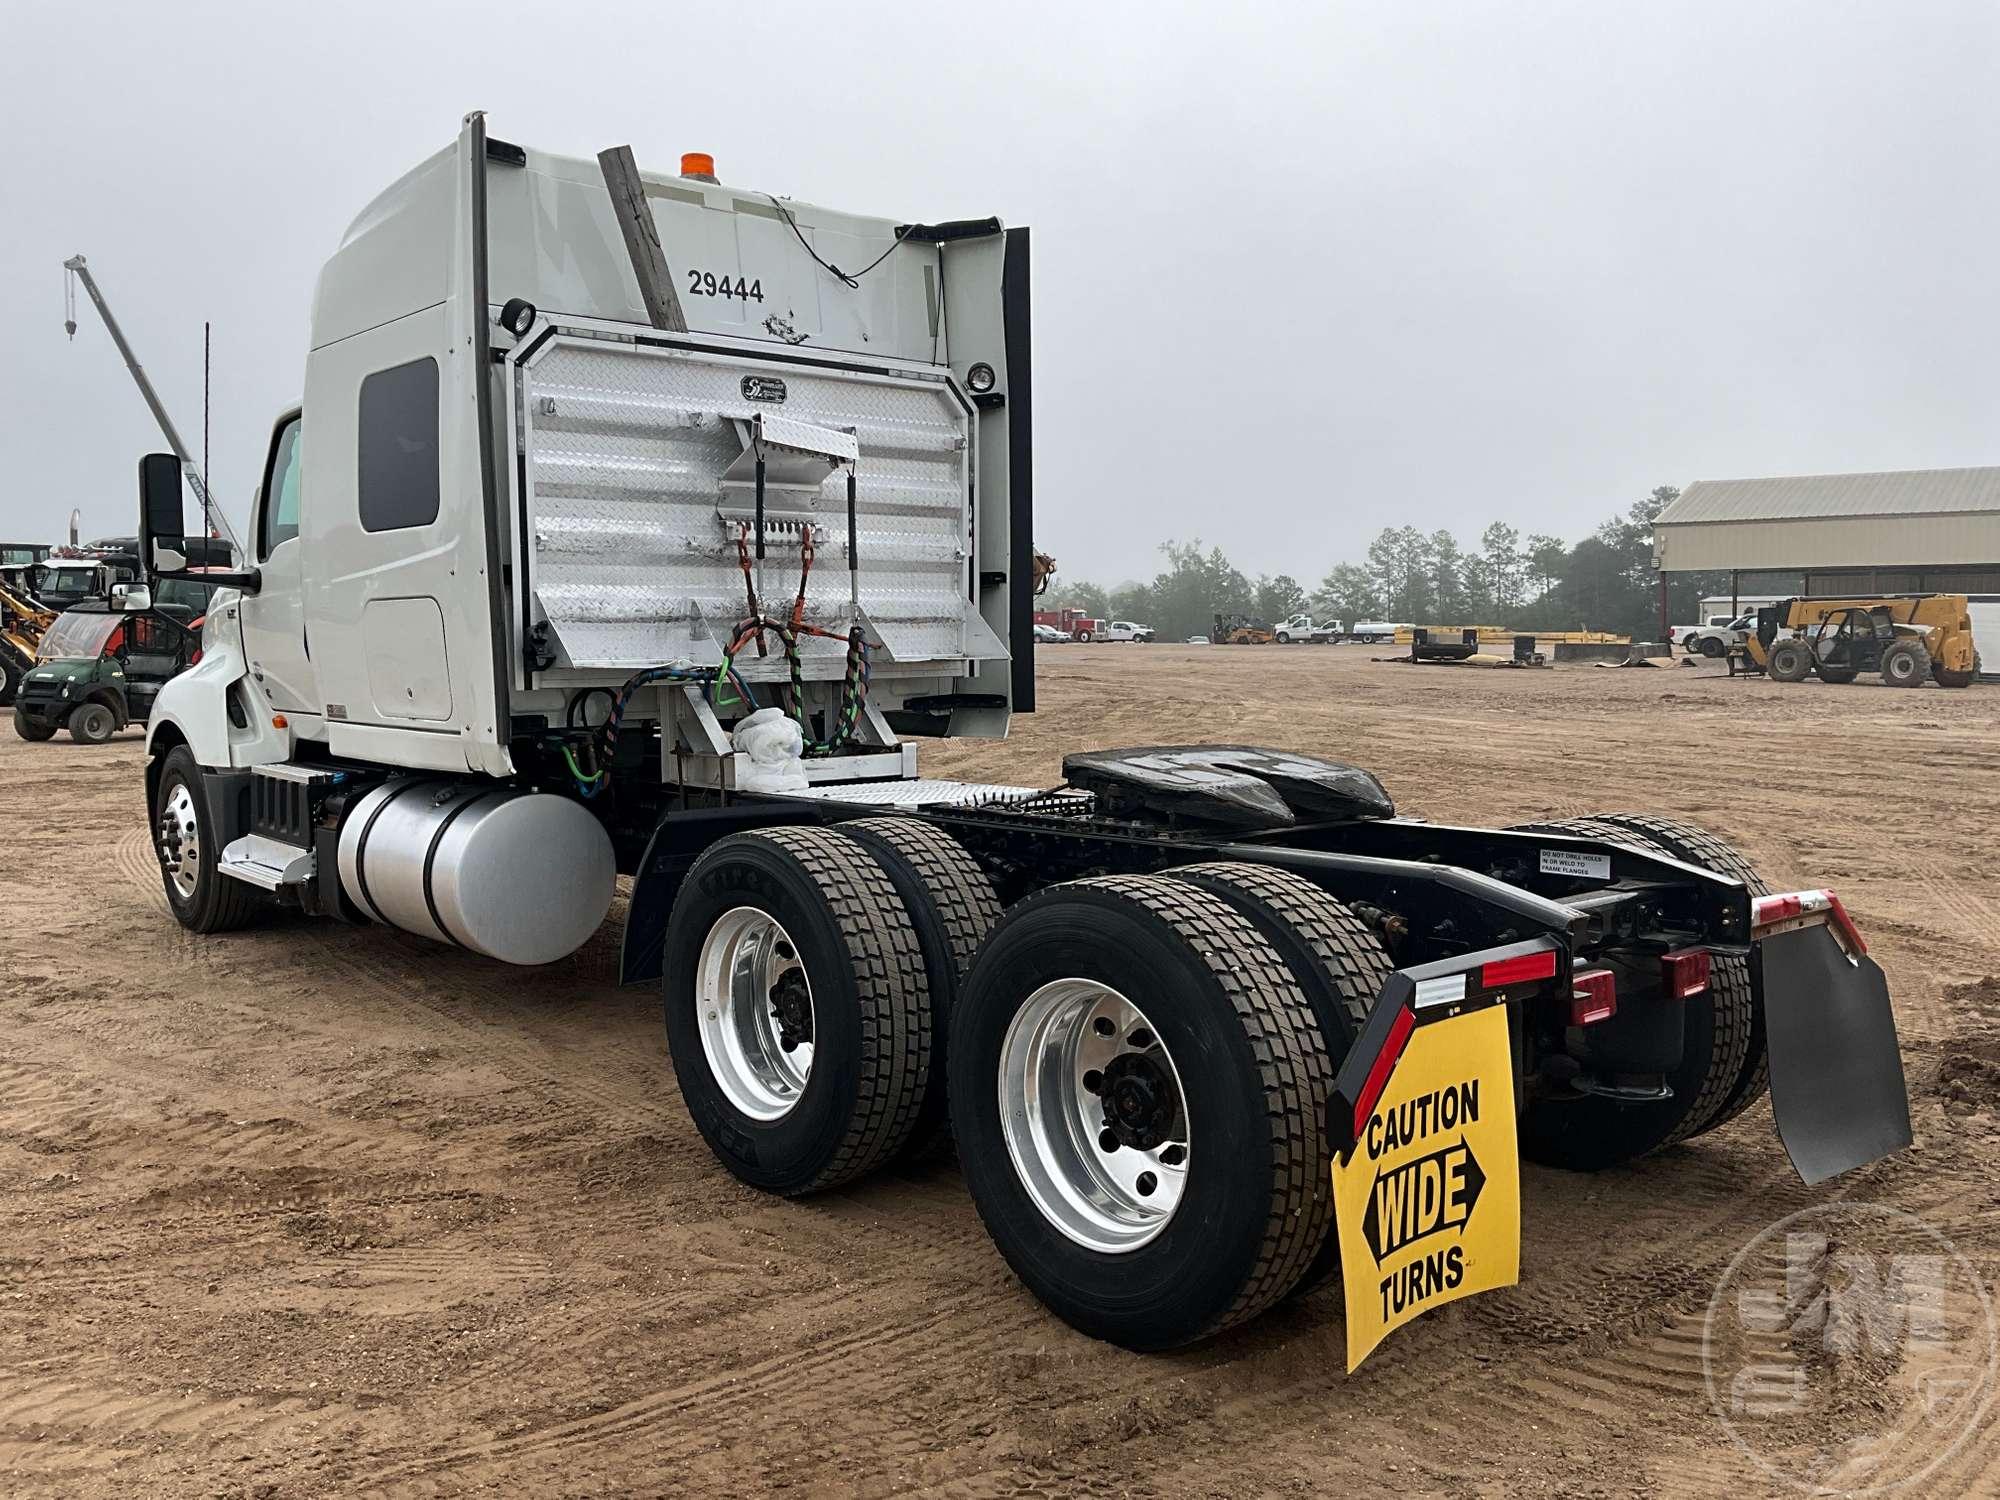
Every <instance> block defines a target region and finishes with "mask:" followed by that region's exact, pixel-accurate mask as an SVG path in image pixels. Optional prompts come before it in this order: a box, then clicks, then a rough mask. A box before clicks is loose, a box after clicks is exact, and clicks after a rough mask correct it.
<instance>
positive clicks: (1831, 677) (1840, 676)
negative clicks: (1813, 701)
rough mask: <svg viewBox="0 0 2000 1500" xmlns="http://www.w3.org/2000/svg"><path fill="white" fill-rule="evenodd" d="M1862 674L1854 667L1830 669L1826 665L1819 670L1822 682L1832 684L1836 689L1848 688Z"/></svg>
mask: <svg viewBox="0 0 2000 1500" xmlns="http://www.w3.org/2000/svg"><path fill="white" fill-rule="evenodd" d="M1860 675H1861V674H1860V673H1859V672H1857V671H1855V670H1854V668H1852V667H1829V666H1826V665H1824V664H1822V665H1821V667H1820V669H1819V676H1820V681H1822V682H1830V683H1832V684H1833V685H1834V686H1835V687H1846V686H1847V684H1848V683H1850V682H1852V681H1854V679H1855V678H1856V677H1859V676H1860Z"/></svg>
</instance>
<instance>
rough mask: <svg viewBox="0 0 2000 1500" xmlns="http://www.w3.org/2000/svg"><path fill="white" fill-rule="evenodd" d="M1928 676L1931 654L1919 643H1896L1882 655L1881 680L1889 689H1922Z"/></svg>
mask: <svg viewBox="0 0 2000 1500" xmlns="http://www.w3.org/2000/svg"><path fill="white" fill-rule="evenodd" d="M1930 676H1931V654H1930V652H1929V651H1928V650H1927V649H1925V647H1924V645H1923V643H1922V642H1921V641H1897V642H1896V643H1895V644H1894V645H1893V646H1890V647H1889V648H1888V649H1887V650H1886V651H1884V652H1883V653H1882V680H1883V681H1884V682H1886V683H1888V684H1889V686H1890V687H1898V688H1918V687H1922V686H1923V685H1924V684H1925V683H1926V682H1928V681H1930Z"/></svg>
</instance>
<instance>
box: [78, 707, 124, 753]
mask: <svg viewBox="0 0 2000 1500" xmlns="http://www.w3.org/2000/svg"><path fill="white" fill-rule="evenodd" d="M68 727H69V737H70V738H71V739H73V740H75V741H76V742H77V743H78V744H79V745H102V744H104V743H105V742H107V741H108V740H109V739H110V738H111V736H112V735H114V734H116V733H117V732H118V715H117V714H115V713H113V712H112V711H111V705H110V704H108V703H79V704H77V706H76V707H75V708H73V709H71V710H70V711H69V726H68Z"/></svg>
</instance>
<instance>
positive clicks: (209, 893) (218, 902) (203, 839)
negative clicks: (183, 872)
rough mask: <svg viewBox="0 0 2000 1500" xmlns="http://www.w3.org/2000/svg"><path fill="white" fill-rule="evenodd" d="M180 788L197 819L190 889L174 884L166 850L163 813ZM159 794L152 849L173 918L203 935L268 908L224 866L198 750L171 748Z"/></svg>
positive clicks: (225, 928)
mask: <svg viewBox="0 0 2000 1500" xmlns="http://www.w3.org/2000/svg"><path fill="white" fill-rule="evenodd" d="M176 788H185V789H186V792H187V796H188V806H189V809H190V811H191V813H192V816H193V818H194V823H195V826H194V829H193V830H192V831H193V833H194V834H195V837H196V855H195V860H194V865H195V868H194V870H193V871H192V872H191V874H192V877H193V889H192V890H190V891H183V890H182V889H181V888H180V886H179V885H177V884H176V883H175V881H174V877H173V875H172V874H171V873H170V871H169V869H168V866H167V858H166V851H165V848H164V839H165V836H166V835H165V832H164V830H163V827H162V823H163V816H164V813H165V811H166V810H167V809H169V808H171V807H172V806H173V804H174V792H175V789H176ZM154 798H155V800H154V803H153V852H154V854H155V856H156V857H157V858H158V859H159V860H160V884H161V887H162V888H163V889H164V890H165V891H166V894H167V906H168V907H169V908H170V909H171V910H172V911H173V914H174V920H175V921H177V922H179V923H180V924H181V926H183V927H185V928H187V930H188V931H189V932H200V933H212V932H229V931H232V930H234V929H235V928H238V927H242V926H245V925H247V924H248V923H249V922H250V921H252V920H253V919H254V918H255V917H256V916H257V914H258V913H259V912H260V911H261V910H263V909H264V903H263V902H262V901H260V900H259V899H258V895H257V892H256V891H255V890H253V889H252V888H251V887H250V886H248V885H245V884H244V883H243V882H242V881H240V880H231V879H230V878H229V877H228V876H227V875H224V874H223V873H222V871H221V869H220V868H219V866H220V864H221V861H222V843H221V840H220V839H219V838H213V837H210V836H209V834H210V830H212V829H214V828H215V827H216V826H217V824H216V818H215V814H214V812H213V810H212V808H211V806H210V804H209V800H208V785H207V781H206V779H205V778H204V777H203V776H202V774H201V766H200V765H199V764H198V763H197V762H196V760H195V758H194V752H193V751H192V750H190V749H188V747H187V746H185V745H176V746H175V747H174V748H173V749H171V750H169V751H168V752H167V758H166V762H165V763H164V764H163V765H162V766H161V767H160V785H159V789H158V790H157V791H156V792H155V793H154Z"/></svg>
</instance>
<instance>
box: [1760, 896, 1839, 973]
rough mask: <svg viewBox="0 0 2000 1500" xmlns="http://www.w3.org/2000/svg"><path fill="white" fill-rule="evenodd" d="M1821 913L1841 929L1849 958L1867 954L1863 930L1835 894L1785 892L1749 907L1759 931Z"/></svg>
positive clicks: (1763, 899) (1764, 897)
mask: <svg viewBox="0 0 2000 1500" xmlns="http://www.w3.org/2000/svg"><path fill="white" fill-rule="evenodd" d="M1822 912H1823V913H1825V914H1826V916H1827V918H1828V919H1829V920H1830V921H1831V922H1832V923H1833V925H1834V926H1835V927H1836V928H1838V929H1839V934H1840V941H1841V944H1842V946H1844V947H1845V948H1846V949H1847V950H1848V952H1849V953H1850V954H1853V955H1855V956H1857V957H1858V956H1859V955H1861V954H1863V953H1866V952H1867V951H1868V944H1867V943H1866V942H1864V941H1862V937H1861V929H1860V928H1858V927H1856V926H1855V925H1854V918H1852V917H1850V916H1849V915H1848V914H1847V908H1846V907H1845V906H1843V905H1842V904H1841V901H1840V897H1838V896H1836V895H1834V893H1833V892H1832V891H1785V892H1781V893H1780V894H1777V895H1773V896H1759V897H1758V898H1757V899H1756V900H1755V901H1753V902H1752V903H1751V904H1750V920H1751V922H1752V924H1753V925H1755V926H1758V927H1770V926H1773V925H1774V924H1776V923H1779V922H1789V921H1791V920H1793V919H1794V918H1797V917H1812V916H1817V915H1819V914H1821V913H1822Z"/></svg>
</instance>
